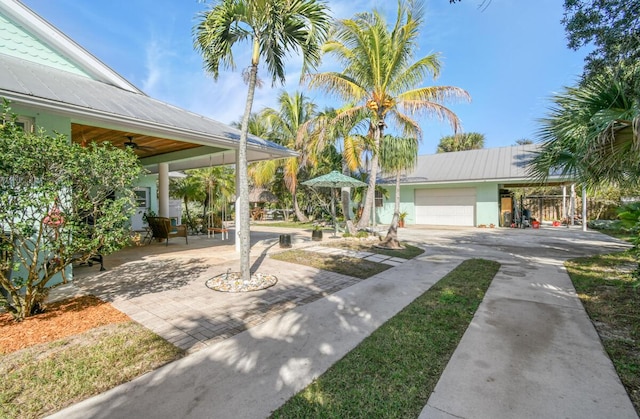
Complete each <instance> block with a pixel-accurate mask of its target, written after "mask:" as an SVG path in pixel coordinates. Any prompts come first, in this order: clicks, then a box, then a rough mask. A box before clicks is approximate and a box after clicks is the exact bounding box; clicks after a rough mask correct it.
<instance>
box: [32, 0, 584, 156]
mask: <svg viewBox="0 0 640 419" xmlns="http://www.w3.org/2000/svg"><path fill="white" fill-rule="evenodd" d="M22 1H23V3H25V4H26V5H27V6H28V7H30V8H31V9H32V10H34V11H35V12H36V13H38V14H39V15H40V16H42V17H43V18H45V19H46V20H48V21H49V22H51V23H52V24H53V25H54V26H56V27H57V28H58V29H60V30H62V31H63V32H64V33H66V34H67V35H68V36H69V37H71V38H72V39H73V40H75V41H76V42H77V43H78V44H80V45H81V46H83V47H84V48H85V49H87V50H88V51H89V52H91V53H92V54H93V55H95V56H96V57H98V58H99V59H100V60H102V61H103V62H104V63H105V64H107V65H108V66H109V67H111V68H112V69H114V70H115V71H117V72H118V73H120V74H121V75H122V76H124V77H125V78H127V79H128V80H129V81H130V82H132V83H133V84H135V85H136V86H138V87H139V88H140V89H142V90H143V91H144V92H145V93H147V94H148V95H150V96H152V97H154V98H156V99H160V100H163V101H165V102H168V103H171V104H173V105H176V106H179V107H182V108H185V109H188V110H191V111H193V112H197V113H200V114H202V115H206V116H208V117H211V118H213V119H216V120H218V121H221V122H225V123H229V122H232V121H236V120H239V119H240V117H241V115H242V112H243V110H244V101H245V98H246V86H245V85H244V82H243V81H242V76H241V70H242V68H243V67H244V66H246V65H248V64H249V60H248V54H247V52H246V50H247V49H248V46H247V45H244V46H242V47H240V48H239V49H237V50H236V51H235V52H234V53H235V55H236V56H235V59H236V63H237V64H238V69H236V71H235V72H231V71H225V72H223V73H222V74H221V75H220V78H219V79H218V81H214V80H213V79H212V78H211V77H210V76H208V75H206V74H205V72H204V71H203V65H202V59H201V57H200V56H199V55H198V54H197V53H196V52H195V50H194V49H193V36H192V28H193V26H194V25H195V24H196V22H197V14H198V13H199V12H202V11H204V10H206V9H207V7H208V6H207V3H204V2H202V1H198V0H128V1H124V0H92V1H90V2H89V1H86V0H22ZM480 3H481V0H463V2H462V3H459V4H454V5H451V4H449V2H448V0H425V10H426V15H425V18H426V19H425V24H424V26H423V28H422V30H421V38H420V41H419V48H420V49H419V50H418V51H416V58H417V57H422V56H424V55H426V54H429V53H433V52H439V53H440V54H441V59H442V62H443V64H444V65H443V70H442V73H441V75H440V77H439V78H438V79H437V80H435V81H434V80H428V81H427V82H426V83H425V85H449V86H457V87H460V88H463V89H465V90H467V91H468V92H469V94H470V95H471V97H472V102H471V103H457V104H452V105H450V106H449V107H450V108H451V109H452V110H453V111H454V112H455V113H456V114H457V115H458V116H459V118H460V119H461V121H462V125H463V129H464V131H465V132H480V133H482V134H484V135H485V136H486V143H485V147H500V146H506V145H512V144H514V143H515V141H516V140H518V139H521V138H529V139H533V140H535V133H536V131H537V129H538V124H537V120H538V119H539V118H542V117H544V116H545V114H546V112H547V109H548V108H549V106H550V104H551V102H550V100H549V98H550V97H551V96H552V95H553V94H554V93H557V92H559V91H561V90H562V87H563V86H569V85H573V84H575V83H576V81H577V80H578V77H579V75H580V74H581V72H582V66H583V59H584V56H585V55H586V53H587V52H588V51H578V52H575V51H571V50H569V49H567V48H566V40H565V34H564V29H563V27H562V25H561V23H560V20H561V19H562V13H563V8H562V2H561V1H559V0H537V1H535V2H533V1H521V0H520V1H518V0H492V1H491V4H490V5H489V6H488V7H487V8H485V9H480V8H479V5H480ZM328 5H329V7H330V8H331V10H332V14H333V16H334V17H336V18H350V17H352V16H353V15H354V13H357V12H362V11H370V10H372V9H373V8H377V9H378V10H380V11H381V12H383V13H384V14H385V15H386V16H387V18H388V21H390V22H393V21H394V19H395V11H396V5H397V3H396V2H394V1H390V0H386V1H384V0H378V1H375V0H374V1H366V0H350V1H336V0H332V1H328ZM329 65H330V63H329V62H326V63H324V64H323V65H322V67H320V70H327V69H329V68H330V67H329ZM299 69H300V60H299V59H298V58H297V57H291V59H290V60H289V63H288V67H287V85H286V86H276V87H274V88H272V87H271V85H270V79H269V78H268V77H267V75H266V73H262V74H263V77H264V78H265V85H264V87H263V88H261V89H259V90H258V91H257V93H256V98H255V102H254V108H253V110H254V111H257V110H260V109H261V108H263V107H265V106H276V97H277V95H278V93H279V91H280V90H281V89H286V90H287V91H289V92H293V91H294V90H296V89H299V90H302V91H304V92H305V94H307V96H309V97H311V98H312V99H314V100H315V101H316V102H317V103H319V104H320V105H321V106H339V105H340V102H339V101H338V100H337V99H333V98H329V97H326V96H324V95H323V94H321V93H320V92H318V91H312V90H308V89H307V88H306V86H304V85H302V86H301V85H299V84H298V81H299V77H300V72H299ZM332 69H335V68H332ZM421 122H422V123H421V126H422V129H423V135H424V136H423V141H422V145H421V147H420V153H421V154H428V153H433V152H435V149H436V147H437V144H438V142H439V140H440V138H442V137H443V136H445V135H450V134H452V131H451V129H450V127H449V125H448V124H446V123H442V122H437V121H433V120H428V119H421Z"/></svg>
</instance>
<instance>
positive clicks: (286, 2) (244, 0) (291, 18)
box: [194, 0, 330, 281]
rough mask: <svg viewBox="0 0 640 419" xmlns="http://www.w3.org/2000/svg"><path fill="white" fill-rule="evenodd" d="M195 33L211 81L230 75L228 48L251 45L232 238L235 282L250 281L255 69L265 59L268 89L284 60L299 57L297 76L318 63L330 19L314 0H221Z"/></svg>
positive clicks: (279, 78)
mask: <svg viewBox="0 0 640 419" xmlns="http://www.w3.org/2000/svg"><path fill="white" fill-rule="evenodd" d="M200 17H201V20H200V22H199V23H198V24H197V25H196V27H195V28H194V34H195V48H196V50H198V51H199V52H200V53H201V54H202V56H203V58H204V61H205V68H206V70H207V71H208V72H210V73H211V74H212V75H213V77H214V79H217V78H218V75H219V69H220V65H221V64H222V66H224V67H228V68H231V69H233V68H234V67H235V63H234V60H233V53H232V48H233V47H234V46H236V44H237V43H242V42H243V41H249V42H250V43H251V65H250V66H249V68H248V69H247V73H246V74H247V75H248V77H247V79H248V91H247V101H246V106H245V110H244V115H243V117H242V128H241V129H240V142H239V144H238V166H237V170H238V192H239V193H238V195H239V196H238V208H236V222H237V223H238V227H239V229H238V231H237V232H236V234H237V237H238V240H239V243H240V276H241V278H242V280H245V281H246V280H249V279H250V277H251V272H250V263H251V261H250V243H249V181H248V173H247V137H248V132H249V116H250V115H251V108H252V105H253V98H254V93H255V88H256V82H257V80H258V65H259V64H260V58H264V60H265V63H266V67H267V71H268V72H269V74H270V75H271V78H272V83H273V84H275V83H276V81H279V82H281V83H284V81H285V65H284V58H285V57H286V56H287V55H288V54H290V53H292V52H294V51H300V52H301V53H302V60H303V63H302V71H301V74H305V73H306V72H307V69H308V68H310V67H315V66H316V65H317V64H318V63H319V62H320V45H322V43H323V42H324V40H325V39H326V36H327V32H328V29H329V25H330V18H329V15H328V13H327V8H326V6H325V5H324V3H321V2H320V1H317V0H221V1H219V2H215V3H214V5H213V6H212V8H211V9H210V10H208V11H206V12H204V13H202V14H201V16H200Z"/></svg>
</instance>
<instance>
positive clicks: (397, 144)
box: [378, 135, 418, 249]
mask: <svg viewBox="0 0 640 419" xmlns="http://www.w3.org/2000/svg"><path fill="white" fill-rule="evenodd" d="M417 161H418V139H417V138H414V137H406V138H394V137H392V136H391V135H385V136H384V137H383V139H382V141H381V142H380V167H381V168H382V170H383V171H385V172H389V173H393V174H395V177H396V194H395V204H394V208H393V219H392V220H391V225H390V226H389V230H388V231H387V237H385V239H384V240H383V241H382V242H381V243H379V244H378V245H379V246H383V247H389V248H395V249H397V248H401V247H402V246H401V244H400V242H399V241H398V219H399V217H400V174H401V173H402V171H403V170H410V169H413V168H414V167H415V165H416V162H417Z"/></svg>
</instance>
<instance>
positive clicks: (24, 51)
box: [0, 12, 89, 77]
mask: <svg viewBox="0 0 640 419" xmlns="http://www.w3.org/2000/svg"><path fill="white" fill-rule="evenodd" d="M0 39H1V40H2V44H1V45H0V48H1V50H2V53H3V54H7V55H11V56H13V57H17V58H20V59H23V60H27V61H31V62H35V63H38V64H43V65H46V66H48V67H53V68H56V69H59V70H64V71H68V72H70V73H74V74H78V75H81V76H85V77H89V76H88V75H87V73H85V72H84V71H82V69H80V68H79V67H78V66H77V65H75V64H74V63H73V62H72V61H70V60H68V59H67V58H65V57H63V56H62V55H60V54H58V53H56V52H55V51H54V50H52V49H51V48H49V46H48V45H47V44H45V43H44V42H42V41H40V40H39V39H38V38H37V37H36V36H34V35H33V34H31V33H29V32H28V31H26V30H25V29H24V28H23V27H22V26H20V24H18V23H16V22H13V21H12V20H11V19H10V18H9V17H8V16H6V15H5V14H3V13H2V12H0Z"/></svg>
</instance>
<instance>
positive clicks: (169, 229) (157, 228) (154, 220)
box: [147, 217, 189, 246]
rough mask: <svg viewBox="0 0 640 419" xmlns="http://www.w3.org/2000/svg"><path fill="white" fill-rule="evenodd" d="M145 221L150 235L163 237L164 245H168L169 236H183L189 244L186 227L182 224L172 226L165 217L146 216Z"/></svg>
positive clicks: (157, 237) (156, 237) (158, 237)
mask: <svg viewBox="0 0 640 419" xmlns="http://www.w3.org/2000/svg"><path fill="white" fill-rule="evenodd" d="M147 223H149V228H151V234H152V237H153V238H155V239H165V240H166V241H167V242H166V245H167V246H168V245H169V238H170V237H184V239H185V242H186V243H187V244H189V239H188V237H187V227H186V226H184V225H179V226H175V227H174V226H172V225H171V220H170V219H169V218H167V217H147Z"/></svg>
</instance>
